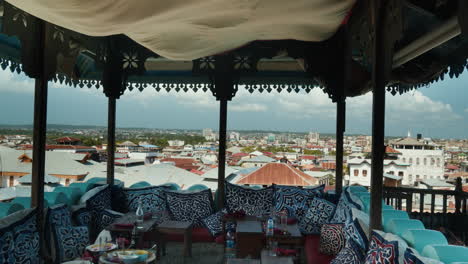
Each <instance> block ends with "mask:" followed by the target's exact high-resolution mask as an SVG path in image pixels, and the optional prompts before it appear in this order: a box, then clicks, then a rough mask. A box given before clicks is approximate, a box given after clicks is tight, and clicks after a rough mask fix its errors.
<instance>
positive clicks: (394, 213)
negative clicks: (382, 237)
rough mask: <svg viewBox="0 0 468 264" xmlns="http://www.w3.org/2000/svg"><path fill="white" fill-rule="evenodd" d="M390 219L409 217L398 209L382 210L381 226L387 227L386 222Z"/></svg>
mask: <svg viewBox="0 0 468 264" xmlns="http://www.w3.org/2000/svg"><path fill="white" fill-rule="evenodd" d="M392 219H409V216H408V213H407V212H405V211H400V210H382V226H383V228H384V230H386V229H388V222H390V220H392Z"/></svg>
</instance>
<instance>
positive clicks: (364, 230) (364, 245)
mask: <svg viewBox="0 0 468 264" xmlns="http://www.w3.org/2000/svg"><path fill="white" fill-rule="evenodd" d="M345 237H346V239H347V240H353V241H354V242H355V243H356V244H357V245H358V246H359V247H360V248H361V250H362V251H363V252H366V251H367V249H368V246H369V216H368V215H367V214H366V213H364V212H362V211H361V210H358V209H355V208H353V209H351V213H350V214H349V217H348V219H346V222H345Z"/></svg>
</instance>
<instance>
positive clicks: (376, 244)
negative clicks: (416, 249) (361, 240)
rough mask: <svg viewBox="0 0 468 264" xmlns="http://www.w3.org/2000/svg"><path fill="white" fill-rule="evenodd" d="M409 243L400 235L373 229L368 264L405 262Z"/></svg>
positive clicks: (397, 263)
mask: <svg viewBox="0 0 468 264" xmlns="http://www.w3.org/2000/svg"><path fill="white" fill-rule="evenodd" d="M407 247H408V246H407V244H406V243H405V242H404V241H403V240H401V239H400V238H399V237H397V236H395V235H393V234H390V233H384V232H381V231H376V230H374V231H372V238H371V240H370V242H369V250H368V251H367V256H366V262H365V263H366V264H403V263H404V253H405V251H406V249H407Z"/></svg>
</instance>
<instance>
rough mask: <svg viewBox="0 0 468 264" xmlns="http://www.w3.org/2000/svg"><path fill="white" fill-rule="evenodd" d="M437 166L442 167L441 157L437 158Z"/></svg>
mask: <svg viewBox="0 0 468 264" xmlns="http://www.w3.org/2000/svg"><path fill="white" fill-rule="evenodd" d="M437 167H440V158H437Z"/></svg>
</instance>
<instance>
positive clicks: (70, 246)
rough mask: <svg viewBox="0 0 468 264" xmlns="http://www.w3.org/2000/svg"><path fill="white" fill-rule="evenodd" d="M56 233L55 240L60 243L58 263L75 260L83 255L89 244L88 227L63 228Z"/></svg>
mask: <svg viewBox="0 0 468 264" xmlns="http://www.w3.org/2000/svg"><path fill="white" fill-rule="evenodd" d="M55 231H56V232H55V240H56V241H58V245H57V246H58V250H57V252H58V257H59V259H58V262H63V261H69V260H73V259H75V258H79V257H81V256H82V255H83V252H84V249H85V247H86V246H87V245H88V244H89V233H88V228H87V227H84V226H74V227H69V228H64V227H61V228H57V229H56V230H55Z"/></svg>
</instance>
